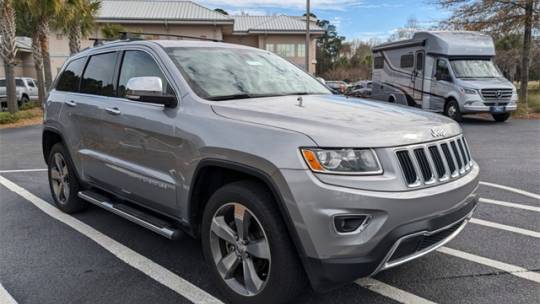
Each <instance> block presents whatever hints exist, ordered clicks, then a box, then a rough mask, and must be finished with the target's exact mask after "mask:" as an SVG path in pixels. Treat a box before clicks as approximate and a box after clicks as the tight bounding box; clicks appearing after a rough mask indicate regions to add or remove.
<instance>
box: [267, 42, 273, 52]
mask: <svg viewBox="0 0 540 304" xmlns="http://www.w3.org/2000/svg"><path fill="white" fill-rule="evenodd" d="M266 50H267V51H270V52H273V51H274V44H273V43H267V44H266Z"/></svg>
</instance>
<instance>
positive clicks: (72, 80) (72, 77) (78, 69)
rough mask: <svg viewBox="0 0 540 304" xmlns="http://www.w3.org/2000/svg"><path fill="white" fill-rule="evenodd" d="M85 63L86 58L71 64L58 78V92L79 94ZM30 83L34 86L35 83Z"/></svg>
mask: <svg viewBox="0 0 540 304" xmlns="http://www.w3.org/2000/svg"><path fill="white" fill-rule="evenodd" d="M84 63H85V58H79V59H75V60H73V61H72V62H70V63H69V64H68V65H67V67H66V68H65V69H64V71H63V72H62V74H61V75H60V77H59V78H58V84H57V85H56V89H57V90H58V91H66V92H78V91H79V83H80V82H81V74H82V71H83V69H84ZM28 83H29V84H30V83H32V84H33V81H28Z"/></svg>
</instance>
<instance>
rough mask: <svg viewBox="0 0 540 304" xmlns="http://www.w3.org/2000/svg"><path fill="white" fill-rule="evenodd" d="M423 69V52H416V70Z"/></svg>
mask: <svg viewBox="0 0 540 304" xmlns="http://www.w3.org/2000/svg"><path fill="white" fill-rule="evenodd" d="M423 69H424V54H423V53H418V54H416V70H417V71H421V70H423Z"/></svg>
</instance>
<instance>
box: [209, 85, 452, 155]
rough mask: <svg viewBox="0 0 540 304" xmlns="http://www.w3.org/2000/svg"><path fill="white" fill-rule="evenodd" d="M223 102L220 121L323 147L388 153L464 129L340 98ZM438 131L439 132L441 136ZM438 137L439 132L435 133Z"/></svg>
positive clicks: (413, 112) (414, 112)
mask: <svg viewBox="0 0 540 304" xmlns="http://www.w3.org/2000/svg"><path fill="white" fill-rule="evenodd" d="M297 99H298V96H280V97H267V98H253V99H240V100H230V101H220V102H219V103H216V104H215V105H213V106H212V108H213V109H214V111H215V112H216V113H217V114H218V115H221V116H224V117H227V118H230V119H236V120H241V121H246V122H251V123H256V124H263V125H267V126H273V127H278V128H283V129H288V130H292V131H296V132H300V133H303V134H305V135H307V136H309V137H310V138H312V139H313V140H314V141H315V142H316V143H317V145H319V146H321V147H372V148H376V147H390V146H400V145H408V144H413V143H420V142H427V141H432V140H434V139H440V138H434V137H433V135H432V130H431V129H432V128H437V129H439V128H443V129H444V130H445V131H446V137H451V136H454V135H457V134H460V133H461V127H460V126H459V125H458V124H457V123H455V122H454V121H453V120H450V119H448V118H446V117H444V116H442V115H438V114H433V113H429V112H425V111H422V110H418V109H414V108H411V107H408V106H399V105H391V104H388V103H385V102H375V101H368V100H363V99H357V98H346V97H342V96H336V95H306V96H302V99H303V102H302V106H300V105H299V102H298V100H297ZM438 131H440V130H438ZM435 133H437V132H435Z"/></svg>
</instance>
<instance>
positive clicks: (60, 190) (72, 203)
mask: <svg viewBox="0 0 540 304" xmlns="http://www.w3.org/2000/svg"><path fill="white" fill-rule="evenodd" d="M48 172H49V186H50V188H51V194H52V196H53V200H54V204H55V205H56V207H57V208H58V209H60V210H62V211H63V212H65V213H69V214H71V213H76V212H80V211H82V210H84V209H86V207H87V206H88V203H87V202H85V201H83V200H82V199H80V198H79V197H78V195H77V194H78V193H79V191H80V190H81V186H80V183H79V180H78V178H77V175H76V173H75V168H74V167H73V165H72V164H71V162H70V158H69V154H68V152H67V150H66V148H65V147H64V145H62V144H61V143H57V144H55V145H54V146H53V147H52V148H51V151H50V152H49V158H48Z"/></svg>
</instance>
